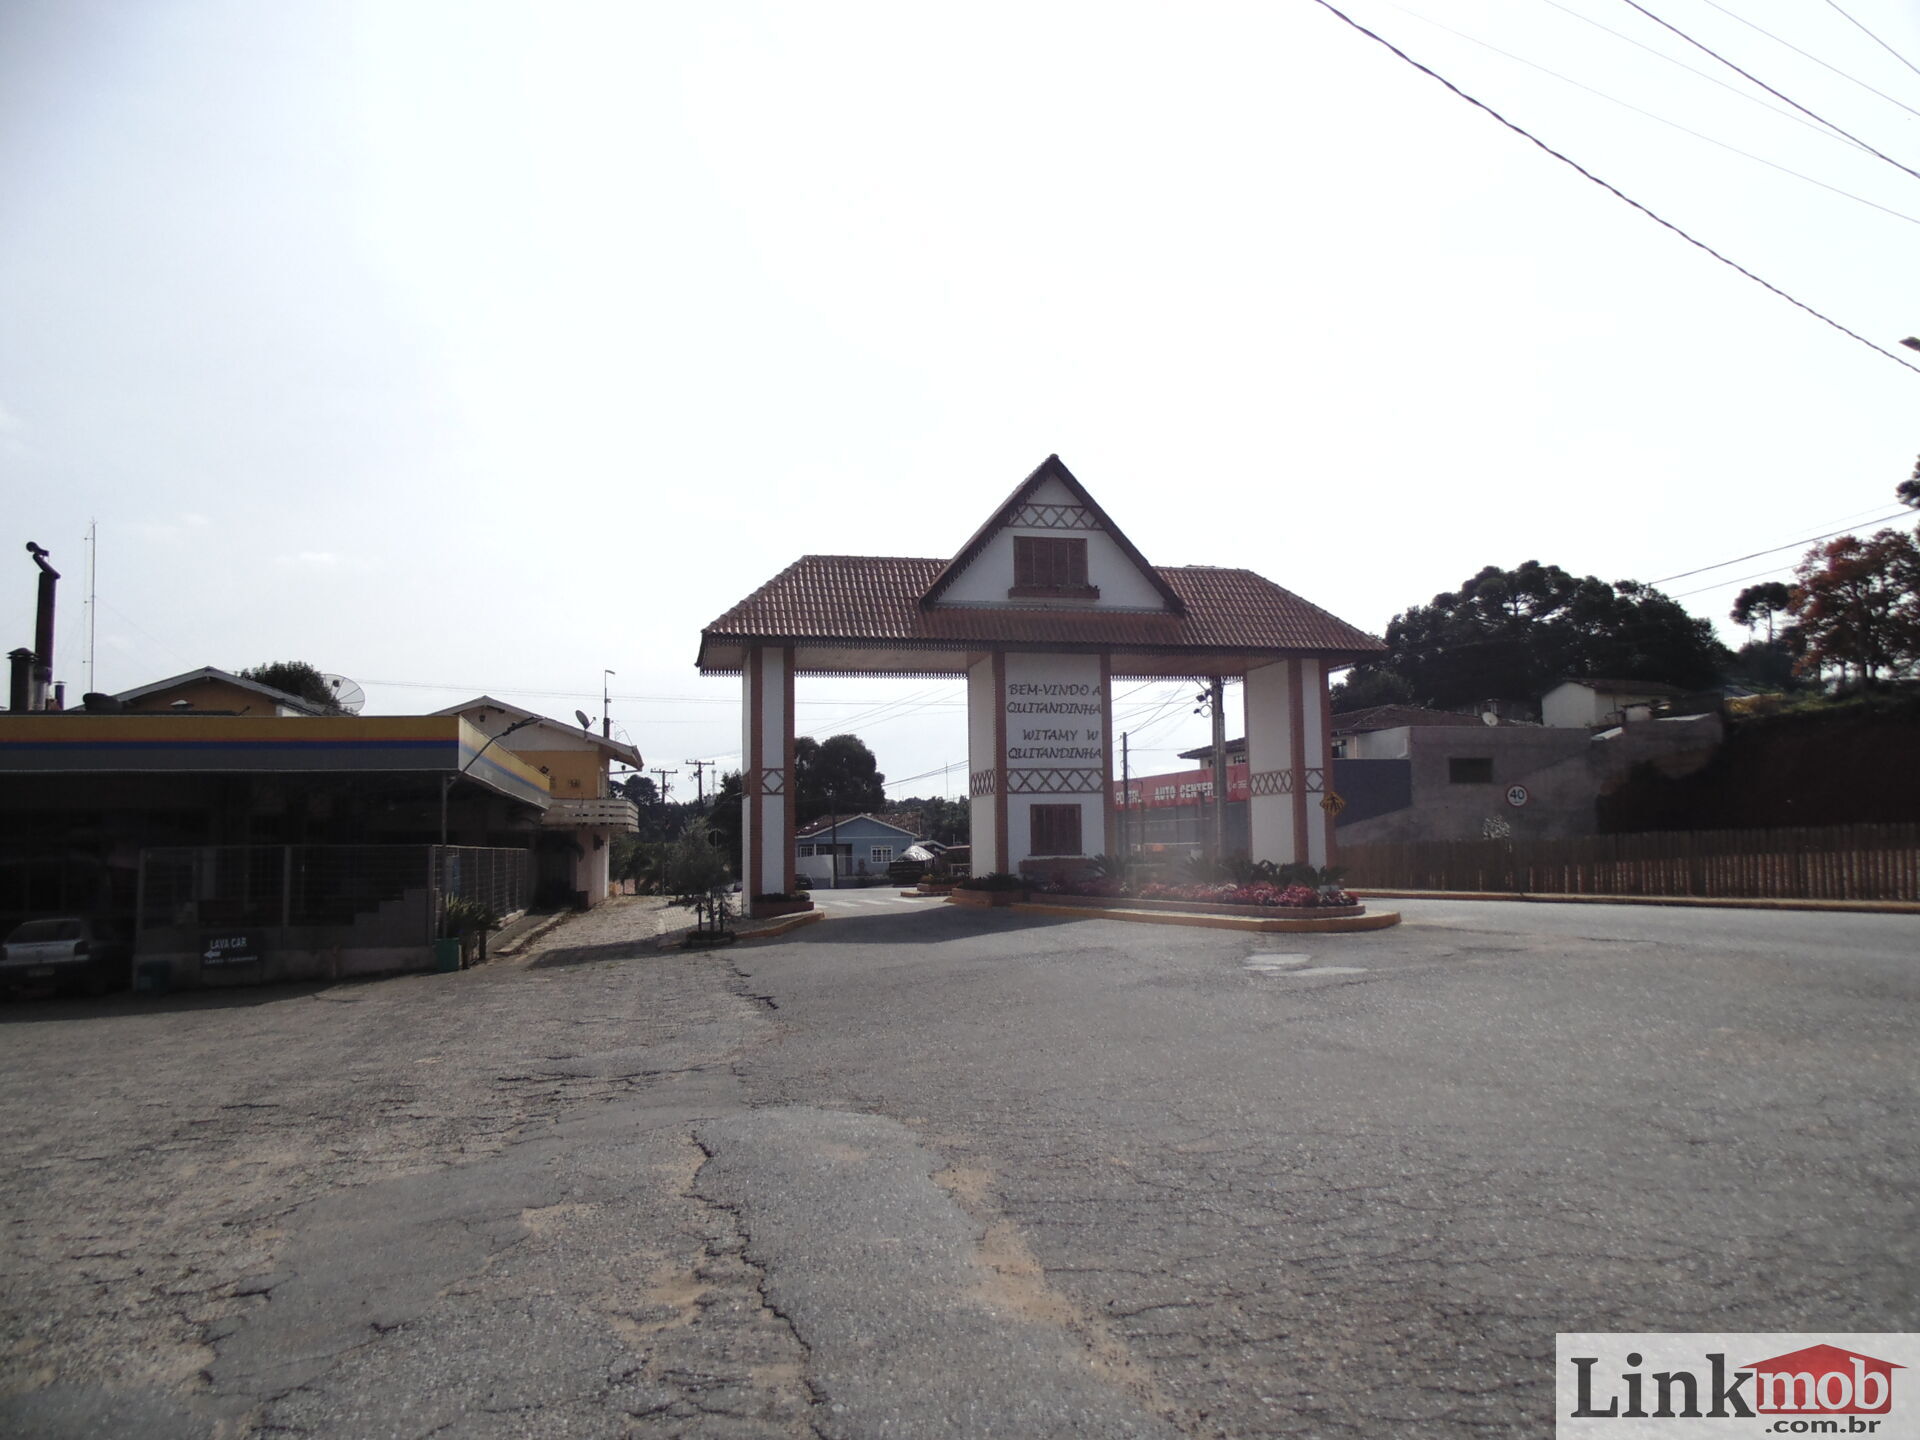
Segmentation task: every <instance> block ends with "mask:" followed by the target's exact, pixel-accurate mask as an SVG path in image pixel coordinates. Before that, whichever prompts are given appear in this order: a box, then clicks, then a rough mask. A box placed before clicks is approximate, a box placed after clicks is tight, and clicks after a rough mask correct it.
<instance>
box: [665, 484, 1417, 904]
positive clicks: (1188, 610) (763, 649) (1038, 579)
mask: <svg viewBox="0 0 1920 1440" xmlns="http://www.w3.org/2000/svg"><path fill="white" fill-rule="evenodd" d="M1384 649H1385V647H1384V646H1383V645H1382V644H1381V643H1380V641H1378V640H1377V639H1375V638H1374V637H1373V636H1371V635H1368V634H1366V633H1365V632H1364V631H1361V630H1358V629H1355V628H1354V627H1353V626H1351V625H1349V624H1347V623H1346V622H1345V621H1344V620H1341V619H1338V618H1337V617H1335V616H1333V615H1330V614H1328V613H1327V612H1326V611H1325V610H1322V609H1320V608H1319V607H1318V606H1317V605H1313V604H1310V603H1309V602H1307V601H1305V600H1303V599H1301V598H1300V597H1299V596H1298V595H1295V594H1293V593H1292V592H1291V591H1289V590H1285V589H1282V588H1281V587H1280V586H1278V585H1276V584H1274V583H1273V582H1272V581H1270V580H1267V579H1264V578H1262V577H1261V576H1259V575H1256V574H1254V573H1253V572H1252V571H1251V570H1235V569H1216V568H1213V567H1211V566H1204V565H1198V566H1173V567H1169V566H1156V565H1152V564H1150V563H1149V562H1148V561H1147V559H1146V557H1145V556H1143V555H1142V554H1141V553H1140V551H1139V550H1138V549H1137V548H1136V547H1135V546H1134V544H1133V542H1132V541H1130V540H1128V539H1127V537H1126V536H1125V535H1124V534H1123V533H1122V532H1121V530H1120V528H1119V527H1118V526H1117V525H1115V524H1114V523H1113V521H1112V520H1111V519H1110V518H1109V517H1108V515H1107V513H1106V511H1104V510H1102V509H1101V508H1100V506H1099V504H1098V503H1097V502H1096V501H1095V500H1094V498H1093V496H1092V495H1090V494H1088V493H1087V490H1086V488H1085V487H1084V486H1083V485H1081V483H1080V482H1079V480H1077V479H1076V478H1075V477H1074V475H1073V473H1072V472H1071V471H1069V470H1068V469H1067V467H1066V466H1065V465H1064V464H1062V463H1061V461H1060V457H1059V456H1058V455H1049V456H1048V457H1047V459H1046V460H1045V461H1044V462H1043V463H1042V464H1041V465H1040V467H1039V468H1038V469H1036V470H1035V471H1034V472H1033V473H1032V474H1031V475H1029V476H1027V478H1026V479H1025V480H1023V481H1021V482H1020V484H1019V485H1018V486H1016V487H1015V489H1014V491H1013V493H1012V494H1011V495H1009V496H1008V497H1007V498H1006V499H1005V500H1004V501H1003V502H1002V503H1001V504H1000V505H999V506H998V507H997V508H996V509H995V510H994V511H993V513H992V514H991V515H990V516H989V517H988V518H987V521H986V523H985V524H984V525H982V526H981V527H980V529H979V530H978V531H976V532H975V534H974V536H973V538H972V539H970V540H969V541H967V543H966V545H965V546H963V547H962V548H961V550H960V553H959V554H957V555H955V556H953V557H952V558H951V559H907V558H899V557H885V556H869V555H805V556H802V557H801V558H800V559H798V560H796V561H795V562H794V563H793V564H791V565H789V566H788V567H787V568H786V569H785V570H783V571H781V572H780V573H779V574H778V575H776V576H774V577H773V579H771V580H769V581H768V582H767V583H766V584H764V585H762V586H761V587H760V588H759V589H758V590H755V591H754V592H753V593H752V594H751V595H749V596H747V598H746V599H744V600H742V601H741V602H740V603H739V604H737V605H735V606H734V607H733V608H732V609H730V610H728V611H727V612H726V613H725V614H724V615H722V616H720V617H719V618H718V619H717V620H715V621H714V622H713V623H712V624H711V625H709V626H707V627H706V629H705V630H703V631H702V632H701V636H700V655H699V660H698V664H699V667H700V671H701V673H702V674H706V675H739V676H740V677H741V684H742V698H743V706H742V711H743V713H742V746H741V750H742V755H743V763H742V773H741V794H742V827H743V838H742V844H741V853H742V857H743V861H744V865H743V870H744V873H743V874H742V876H741V889H742V891H743V893H744V894H745V895H747V896H749V897H751V896H754V895H758V894H765V893H772V892H786V891H789V890H791V889H792V886H793V857H794V846H793V834H794V818H795V817H794V809H793V806H794V799H795V796H794V786H793V773H794V770H793V739H794V735H793V686H794V679H795V677H796V676H799V675H938V676H964V677H965V678H966V681H967V755H968V764H967V769H968V773H969V784H968V791H969V794H970V796H971V805H972V837H971V838H972V844H973V868H974V871H975V873H976V874H984V873H986V872H989V871H996V870H998V871H1009V872H1017V871H1018V870H1019V868H1020V865H1021V862H1023V861H1026V860H1031V859H1039V858H1053V857H1059V856H1076V855H1077V856H1086V855H1097V854H1101V853H1105V852H1109V851H1111V850H1113V849H1114V848H1115V845H1116V840H1117V831H1116V829H1115V825H1114V761H1115V744H1114V734H1113V683H1114V681H1116V680H1135V679H1149V680H1158V679H1187V678H1191V677H1194V676H1210V675H1219V676H1223V677H1228V676H1232V677H1241V678H1244V680H1245V682H1246V683H1245V685H1244V687H1243V692H1242V693H1243V700H1244V704H1245V708H1246V730H1245V734H1246V737H1247V764H1248V776H1249V782H1250V789H1251V798H1250V815H1249V819H1250V822H1251V830H1250V833H1251V838H1252V853H1253V858H1255V859H1257V860H1272V861H1275V862H1277V863H1285V862H1288V861H1293V860H1306V861H1309V862H1311V863H1313V864H1316V865H1323V864H1327V863H1329V861H1330V859H1331V857H1332V854H1333V837H1332V820H1331V817H1330V816H1329V815H1328V814H1327V812H1326V810H1325V809H1324V808H1323V807H1322V806H1321V805H1320V803H1319V802H1320V800H1321V798H1322V797H1323V795H1324V794H1325V792H1326V791H1327V789H1328V783H1327V777H1328V776H1330V775H1331V774H1332V758H1331V755H1332V734H1331V732H1332V726H1331V725H1330V723H1329V721H1328V704H1327V676H1328V673H1329V672H1330V671H1331V670H1333V669H1337V668H1340V667H1342V666H1345V665H1350V664H1352V663H1354V662H1355V661H1359V660H1365V659H1368V658H1371V657H1372V656H1374V655H1377V654H1379V653H1381V652H1382V651H1383V650H1384Z"/></svg>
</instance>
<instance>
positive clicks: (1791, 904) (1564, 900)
mask: <svg viewBox="0 0 1920 1440" xmlns="http://www.w3.org/2000/svg"><path fill="white" fill-rule="evenodd" d="M1350 893H1352V894H1353V895H1354V897H1355V898H1356V899H1361V900H1368V899H1376V898H1377V899H1382V900H1519V901H1525V902H1528V903H1531V904H1536V905H1667V906H1675V907H1679V908H1683V909H1684V908H1693V909H1699V910H1814V911H1824V912H1827V913H1829V914H1835V915H1920V901H1912V900H1760V899H1744V898H1741V897H1738V896H1725V895H1550V894H1533V893H1530V892H1521V891H1507V890H1375V889H1371V888H1365V887H1354V888H1352V889H1351V892H1350Z"/></svg>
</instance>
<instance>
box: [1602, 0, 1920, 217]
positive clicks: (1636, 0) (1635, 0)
mask: <svg viewBox="0 0 1920 1440" xmlns="http://www.w3.org/2000/svg"><path fill="white" fill-rule="evenodd" d="M1622 3H1624V4H1627V5H1630V6H1632V7H1633V8H1634V9H1635V10H1638V11H1639V12H1640V13H1641V14H1642V15H1644V16H1646V17H1647V18H1648V19H1649V20H1651V21H1653V23H1654V24H1656V25H1659V26H1662V27H1664V28H1665V29H1668V30H1671V31H1672V32H1673V33H1674V34H1675V35H1678V36H1679V37H1680V38H1681V39H1682V40H1684V41H1686V42H1687V43H1688V44H1689V45H1691V46H1693V47H1694V48H1696V49H1698V50H1704V51H1705V52H1706V53H1707V54H1709V55H1711V56H1713V58H1714V59H1716V60H1718V61H1719V62H1720V63H1721V64H1722V65H1724V66H1726V67H1727V68H1728V69H1729V70H1731V71H1733V73H1734V74H1736V75H1741V76H1744V77H1746V78H1747V79H1748V80H1751V81H1752V82H1753V83H1754V84H1755V85H1758V86H1759V87H1760V88H1761V89H1762V90H1764V91H1766V92H1767V93H1768V94H1769V95H1774V96H1777V97H1778V98H1780V99H1782V100H1784V101H1786V102H1787V104H1789V105H1791V106H1793V108H1794V109H1796V110H1798V111H1799V112H1800V113H1801V114H1802V115H1806V116H1808V117H1810V118H1812V119H1814V120H1818V121H1819V122H1820V123H1821V124H1822V125H1825V126H1826V127H1827V128H1828V129H1829V130H1831V131H1833V133H1834V134H1836V135H1845V136H1846V137H1847V139H1849V140H1851V141H1853V143H1854V144H1856V145H1858V146H1859V147H1860V148H1861V149H1862V150H1865V151H1866V152H1867V153H1868V154H1869V155H1873V156H1875V157H1877V158H1878V159H1881V160H1884V161H1886V162H1887V163H1888V164H1889V165H1891V166H1893V167H1894V168H1895V169H1896V170H1904V171H1906V172H1907V174H1909V175H1911V176H1913V178H1914V179H1916V180H1920V170H1915V169H1914V168H1913V167H1912V166H1911V165H1902V164H1901V163H1900V162H1899V161H1898V160H1896V159H1894V158H1893V157H1892V156H1891V155H1887V154H1883V153H1882V152H1881V151H1879V150H1876V149H1874V148H1873V146H1871V145H1869V144H1868V143H1867V142H1866V141H1864V140H1862V139H1861V138H1860V137H1859V136H1858V135H1854V134H1851V133H1850V132H1848V131H1846V130H1843V129H1841V128H1840V127H1839V126H1838V125H1836V124H1834V123H1833V121H1831V120H1829V119H1827V118H1826V116H1824V115H1816V114H1814V112H1813V111H1811V110H1809V109H1808V108H1807V107H1806V106H1804V105H1802V104H1801V103H1800V102H1799V101H1798V100H1795V99H1794V98H1793V97H1792V96H1791V95H1787V94H1783V93H1782V92H1781V91H1778V90H1776V89H1774V88H1773V86H1771V85H1769V84H1767V82H1766V81H1764V80H1762V79H1761V78H1760V77H1759V76H1758V75H1755V74H1753V73H1752V72H1751V71H1748V70H1742V69H1741V68H1740V67H1739V66H1738V65H1736V64H1734V63H1733V61H1731V60H1729V59H1727V57H1726V56H1724V55H1722V54H1721V53H1720V52H1719V51H1717V50H1715V49H1713V48H1712V47H1711V46H1708V45H1705V44H1702V43H1701V42H1700V41H1698V40H1696V39H1694V38H1693V36H1691V35H1689V34H1687V32H1686V31H1684V30H1682V29H1681V28H1680V27H1679V26H1678V25H1674V24H1672V23H1670V22H1668V21H1666V20H1662V19H1661V18H1660V17H1659V16H1658V15H1656V14H1654V13H1653V11H1651V10H1649V9H1647V7H1646V6H1644V5H1642V4H1641V3H1640V0H1622Z"/></svg>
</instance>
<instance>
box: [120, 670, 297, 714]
mask: <svg viewBox="0 0 1920 1440" xmlns="http://www.w3.org/2000/svg"><path fill="white" fill-rule="evenodd" d="M202 680H213V681H217V682H218V683H220V684H222V685H231V686H233V687H234V688H236V689H239V690H251V691H253V692H254V693H255V694H256V695H261V696H264V697H265V698H266V699H268V700H271V701H273V703H274V704H276V705H284V706H286V708H287V709H289V710H297V711H299V712H300V713H301V714H302V715H326V714H330V713H332V712H330V711H329V710H328V709H327V708H326V706H324V705H316V704H314V703H313V701H311V700H309V699H307V698H306V697H305V696H303V695H294V694H290V693H289V692H288V691H285V690H280V689H276V688H275V687H274V686H272V685H262V684H261V683H260V682H259V681H258V680H249V679H247V678H246V677H245V676H242V675H234V674H231V673H229V672H228V671H225V670H220V669H217V668H215V667H214V666H212V665H202V666H201V667H200V668H199V669H198V670H189V671H187V672H186V673H185V674H184V675H169V676H168V677H167V678H166V679H164V680H155V681H154V682H153V683H152V684H150V685H136V686H135V687H134V688H133V689H131V690H122V691H121V692H120V693H119V694H117V695H115V696H114V697H113V698H114V699H116V700H118V701H121V702H122V703H123V704H124V703H125V702H126V701H129V700H144V699H145V698H146V697H147V696H149V695H157V694H160V693H162V692H164V691H167V690H176V689H180V688H183V687H185V686H188V685H193V684H197V683H198V682H200V681H202Z"/></svg>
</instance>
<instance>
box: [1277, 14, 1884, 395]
mask: <svg viewBox="0 0 1920 1440" xmlns="http://www.w3.org/2000/svg"><path fill="white" fill-rule="evenodd" d="M1313 3H1314V4H1316V5H1318V6H1319V7H1320V8H1321V9H1322V10H1325V11H1327V12H1328V13H1329V14H1330V15H1333V16H1334V17H1335V18H1336V19H1338V20H1340V21H1341V22H1342V23H1344V24H1346V25H1347V26H1349V27H1350V28H1352V29H1354V30H1357V31H1359V32H1360V33H1361V34H1362V35H1364V36H1366V37H1367V38H1368V39H1369V40H1372V41H1373V42H1374V43H1375V44H1377V45H1381V46H1383V47H1385V48H1386V49H1387V50H1389V51H1391V52H1392V53H1393V54H1394V55H1396V56H1398V57H1399V58H1400V59H1401V60H1403V61H1405V62H1406V63H1407V64H1409V65H1411V66H1412V67H1413V68H1414V69H1416V70H1418V71H1419V72H1420V73H1421V74H1423V75H1425V76H1428V77H1429V78H1430V79H1433V80H1437V81H1439V82H1440V84H1442V85H1444V86H1446V87H1447V89H1449V90H1451V91H1452V92H1453V93H1454V94H1455V95H1457V96H1458V97H1459V98H1460V99H1462V100H1464V101H1466V102H1467V103H1468V104H1469V105H1471V106H1473V107H1474V108H1475V109H1476V110H1481V111H1484V112H1485V113H1486V114H1488V115H1491V116H1492V117H1493V118H1494V119H1495V120H1498V121H1499V122H1500V123H1501V124H1502V125H1504V126H1506V127H1507V129H1509V130H1511V131H1513V133H1514V134H1516V135H1518V136H1520V137H1521V138H1522V139H1523V140H1526V141H1527V142H1528V143H1529V144H1532V145H1534V146H1536V147H1538V148H1539V149H1541V150H1544V151H1546V152H1547V154H1549V155H1551V156H1552V157H1553V158H1554V159H1556V160H1558V161H1559V162H1560V163H1561V164H1563V165H1565V166H1567V167H1569V168H1570V169H1572V170H1575V171H1577V172H1578V173H1579V174H1580V175H1582V176H1584V177H1585V178H1586V179H1588V180H1591V181H1592V182H1593V183H1594V184H1595V185H1598V186H1599V187H1600V188H1601V189H1602V190H1605V191H1606V192H1607V193H1608V194H1610V195H1612V196H1613V197H1614V198H1615V199H1617V200H1620V201H1623V202H1624V203H1626V204H1628V205H1631V206H1632V207H1633V208H1634V209H1635V210H1638V211H1639V212H1640V213H1641V214H1642V215H1645V216H1646V217H1647V218H1648V219H1649V220H1651V221H1653V222H1654V223H1655V224H1656V225H1659V226H1661V227H1662V228H1664V229H1667V230H1671V231H1672V232H1673V233H1674V234H1676V235H1678V236H1679V237H1680V238H1681V239H1682V240H1684V241H1686V242H1687V243H1688V244H1689V245H1691V246H1693V247H1694V248H1695V249H1697V250H1704V251H1705V252H1706V253H1707V254H1709V255H1711V256H1712V257H1713V258H1714V259H1716V260H1718V261H1719V262H1720V263H1721V264H1722V265H1725V266H1726V267H1727V268H1728V269H1730V270H1736V271H1738V272H1739V273H1740V274H1742V275H1744V276H1746V277H1747V279H1749V280H1751V281H1753V283H1754V284H1756V285H1759V286H1761V287H1763V288H1764V289H1767V290H1770V291H1772V292H1773V293H1774V294H1775V295H1778V296H1779V297H1780V298H1781V299H1782V300H1785V301H1786V302H1787V303H1788V304H1789V305H1792V306H1793V307H1795V308H1796V309H1799V310H1804V311H1806V312H1807V314H1809V315H1811V316H1813V318H1814V319H1816V320H1818V321H1820V322H1821V323H1822V324H1823V325H1828V326H1831V327H1832V328H1833V329H1835V330H1838V331H1839V332H1840V333H1841V334H1842V335H1845V336H1846V337H1847V338H1848V339H1849V340H1854V341H1858V342H1859V343H1860V344H1862V345H1864V346H1866V347H1867V348H1868V349H1869V350H1871V351H1873V352H1874V354H1876V355H1882V356H1885V357H1886V358H1887V359H1888V360H1891V361H1892V362H1893V363H1894V364H1896V365H1898V366H1899V367H1900V368H1901V369H1903V370H1911V371H1913V372H1914V373H1915V374H1920V365H1910V364H1908V363H1907V362H1906V361H1905V360H1902V359H1901V358H1900V357H1899V356H1898V355H1896V354H1894V353H1893V351H1891V350H1888V349H1886V348H1884V347H1882V346H1880V345H1876V344H1875V343H1874V342H1873V341H1871V340H1869V339H1867V337H1866V336H1864V335H1861V334H1859V333H1857V332H1855V331H1853V330H1849V329H1848V328H1847V327H1846V326H1845V325H1842V324H1841V323H1840V322H1839V321H1838V320H1835V319H1834V318H1833V317H1831V316H1829V315H1825V314H1822V313H1821V312H1820V311H1818V310H1816V309H1814V308H1813V306H1811V305H1809V304H1807V302H1806V301H1804V300H1800V299H1797V298H1795V297H1794V296H1792V295H1789V294H1788V293H1787V292H1786V291H1785V290H1782V289H1781V288H1780V287H1779V286H1778V285H1775V284H1774V283H1772V282H1771V281H1769V280H1763V279H1761V278H1760V277H1759V276H1758V275H1756V274H1754V273H1753V271H1751V270H1749V269H1747V267H1746V266H1744V265H1742V264H1740V263H1739V262H1738V261H1736V260H1732V259H1729V258H1728V257H1727V256H1725V255H1722V254H1721V253H1720V252H1719V251H1718V250H1716V249H1714V248H1713V247H1712V246H1711V245H1709V244H1707V243H1706V242H1705V241H1704V240H1698V239H1695V238H1694V237H1693V236H1692V235H1690V234H1688V233H1687V232H1686V231H1685V230H1682V229H1681V228H1680V227H1679V226H1678V225H1676V224H1674V223H1673V221H1671V220H1668V219H1666V218H1665V217H1664V216H1661V215H1658V214H1656V213H1654V212H1653V211H1652V210H1649V209H1648V208H1647V207H1646V206H1645V205H1642V204H1641V203H1640V202H1639V201H1638V200H1635V199H1634V198H1633V197H1632V196H1631V195H1628V194H1627V193H1626V192H1625V191H1624V190H1621V189H1620V188H1619V187H1618V186H1615V185H1610V184H1608V183H1607V182H1606V181H1605V180H1602V179H1601V178H1600V177H1599V176H1598V175H1595V174H1594V173H1593V172H1592V171H1591V170H1589V169H1587V168H1586V167H1585V166H1584V165H1582V164H1580V162H1579V161H1577V160H1574V159H1573V158H1571V157H1570V156H1567V155H1564V154H1562V153H1561V152H1560V151H1558V150H1556V149H1554V148H1553V147H1552V146H1551V145H1549V144H1547V142H1546V141H1544V140H1542V139H1540V137H1539V136H1537V135H1535V134H1534V133H1533V132H1532V131H1530V130H1528V129H1526V128H1525V127H1523V126H1521V125H1517V124H1515V123H1514V122H1513V121H1511V120H1509V119H1508V118H1507V117H1506V116H1504V115H1502V114H1501V113H1500V112H1499V111H1498V110H1495V109H1494V108H1493V107H1492V106H1491V105H1489V104H1487V103H1486V102H1485V101H1483V100H1476V99H1475V98H1474V97H1473V96H1471V95H1469V94H1468V93H1467V92H1466V91H1464V90H1462V89H1461V88H1460V87H1459V86H1458V85H1456V84H1454V83H1453V82H1452V81H1451V80H1449V79H1447V77H1446V76H1444V75H1442V74H1441V73H1440V72H1439V71H1437V70H1435V69H1433V68H1432V67H1430V66H1427V65H1423V64H1421V63H1420V62H1419V61H1418V60H1416V59H1414V58H1413V57H1412V56H1411V55H1409V54H1407V52H1406V51H1404V50H1402V49H1401V48H1400V47H1399V46H1397V45H1395V44H1394V43H1393V42H1392V41H1391V40H1388V39H1386V38H1385V37H1384V36H1381V35H1378V34H1376V33H1375V32H1374V31H1372V30H1369V29H1368V28H1367V27H1366V26H1364V25H1362V24H1361V23H1360V22H1359V21H1357V20H1355V19H1354V18H1353V17H1352V16H1351V15H1348V14H1347V13H1346V12H1345V11H1343V10H1341V9H1340V8H1339V7H1338V6H1336V5H1334V4H1332V3H1331V0H1313ZM1627 3H1628V4H1632V3H1633V0H1627Z"/></svg>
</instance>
